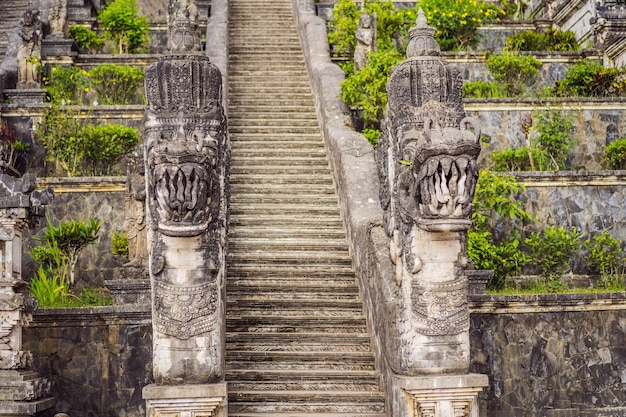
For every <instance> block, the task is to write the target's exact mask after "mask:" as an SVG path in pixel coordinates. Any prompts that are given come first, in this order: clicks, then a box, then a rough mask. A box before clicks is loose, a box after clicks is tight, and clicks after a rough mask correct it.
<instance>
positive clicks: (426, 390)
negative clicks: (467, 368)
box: [392, 374, 489, 417]
mask: <svg viewBox="0 0 626 417" xmlns="http://www.w3.org/2000/svg"><path fill="white" fill-rule="evenodd" d="M392 384H393V388H392V389H393V394H394V395H393V398H394V404H393V408H394V410H393V415H394V417H478V415H479V413H478V394H479V393H480V392H481V391H482V390H483V388H484V387H486V386H488V385H489V379H488V378H487V375H480V374H464V375H441V376H424V377H408V376H399V375H394V376H393V378H392Z"/></svg>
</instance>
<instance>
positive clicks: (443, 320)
mask: <svg viewBox="0 0 626 417" xmlns="http://www.w3.org/2000/svg"><path fill="white" fill-rule="evenodd" d="M411 284H412V285H411V287H412V288H411V289H412V294H411V304H412V313H413V320H414V321H415V323H414V327H415V328H416V329H417V331H418V332H419V333H421V334H425V335H428V336H445V335H454V334H459V333H461V332H464V331H467V329H468V328H469V309H468V304H467V291H468V280H467V277H462V278H460V279H458V280H455V281H452V282H447V283H442V284H429V285H428V286H425V285H423V284H422V283H420V282H419V281H417V280H414V281H413V282H412V283H411Z"/></svg>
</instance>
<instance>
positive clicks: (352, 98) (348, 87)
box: [341, 49, 403, 128]
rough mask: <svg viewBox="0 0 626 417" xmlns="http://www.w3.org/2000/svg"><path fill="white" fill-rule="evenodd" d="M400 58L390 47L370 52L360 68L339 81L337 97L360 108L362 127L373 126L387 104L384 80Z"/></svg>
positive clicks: (381, 115)
mask: <svg viewBox="0 0 626 417" xmlns="http://www.w3.org/2000/svg"><path fill="white" fill-rule="evenodd" d="M402 59H403V57H402V55H401V54H400V53H399V52H397V51H396V50H394V49H388V50H383V51H378V52H376V53H373V54H370V59H369V61H368V62H367V64H366V65H365V67H364V68H363V69H361V70H360V71H357V72H356V73H353V74H352V75H350V76H348V77H347V78H346V79H345V80H344V82H343V83H342V84H341V98H342V99H343V100H344V101H345V102H346V103H347V104H348V105H349V106H351V107H354V108H357V109H359V110H361V111H362V112H363V113H362V117H363V122H364V123H365V127H366V128H372V127H375V126H376V124H377V123H378V121H379V120H380V119H382V117H383V112H384V111H385V107H386V106H387V88H386V87H387V80H388V78H389V75H390V73H391V67H392V66H394V65H395V64H397V63H398V62H400V61H401V60H402Z"/></svg>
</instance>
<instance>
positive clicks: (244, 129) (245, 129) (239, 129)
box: [228, 100, 319, 134]
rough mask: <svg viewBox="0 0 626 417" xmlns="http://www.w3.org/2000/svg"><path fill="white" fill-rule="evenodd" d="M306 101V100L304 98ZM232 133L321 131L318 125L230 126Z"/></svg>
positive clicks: (229, 129)
mask: <svg viewBox="0 0 626 417" xmlns="http://www.w3.org/2000/svg"><path fill="white" fill-rule="evenodd" d="M303 101H304V100H303ZM303 104H304V103H303ZM228 131H229V132H230V133H231V134H238V133H268V134H271V133H291V134H295V133H315V132H319V128H318V127H312V126H254V125H247V126H228Z"/></svg>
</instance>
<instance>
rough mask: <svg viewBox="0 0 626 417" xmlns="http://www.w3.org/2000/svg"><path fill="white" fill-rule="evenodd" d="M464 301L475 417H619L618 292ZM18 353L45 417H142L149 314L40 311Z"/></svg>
mask: <svg viewBox="0 0 626 417" xmlns="http://www.w3.org/2000/svg"><path fill="white" fill-rule="evenodd" d="M470 297H471V298H470V302H471V311H472V313H471V328H470V336H471V357H472V364H471V370H472V372H477V373H482V374H487V375H489V381H490V384H489V387H488V388H487V389H486V390H485V392H484V393H483V394H482V395H481V417H500V416H527V417H531V416H532V417H535V416H536V417H539V416H548V417H550V416H553V417H556V416H559V417H581V416H584V417H591V416H605V417H607V416H623V415H624V413H625V412H626V390H625V389H624V384H626V377H625V375H626V348H625V346H626V295H625V294H624V293H617V294H610V295H607V294H575V295H571V294H570V295H548V296H488V295H481V296H477V295H474V296H470ZM24 348H25V349H27V350H30V351H31V352H32V353H33V356H34V368H35V370H36V371H37V372H38V373H39V374H40V375H42V376H45V377H47V378H49V379H50V380H51V381H52V382H53V395H54V397H55V399H56V405H55V407H54V408H53V409H52V410H51V413H52V414H54V413H58V412H66V413H68V414H70V415H71V416H72V417H92V416H93V417H95V416H98V417H144V416H145V408H144V401H143V400H142V399H141V389H142V388H143V387H144V386H145V385H147V384H149V383H151V380H152V376H151V369H152V366H151V358H152V353H151V349H152V329H151V321H150V307H149V305H135V306H124V307H120V306H116V307H97V308H85V309H45V310H39V311H37V312H36V313H35V314H34V320H33V322H32V323H31V324H30V325H29V326H28V327H27V328H26V329H24Z"/></svg>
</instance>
